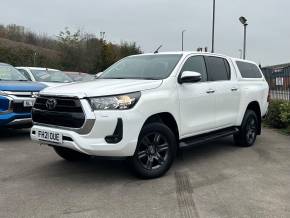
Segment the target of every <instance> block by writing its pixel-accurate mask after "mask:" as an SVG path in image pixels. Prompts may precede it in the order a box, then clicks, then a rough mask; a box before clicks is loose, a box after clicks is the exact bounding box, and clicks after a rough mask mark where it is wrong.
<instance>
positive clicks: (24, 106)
mask: <svg viewBox="0 0 290 218" xmlns="http://www.w3.org/2000/svg"><path fill="white" fill-rule="evenodd" d="M45 87H46V86H45V85H43V84H40V83H35V82H31V81H28V80H27V79H26V78H25V77H24V76H23V75H22V74H21V73H20V72H18V71H17V70H16V69H15V68H14V67H12V66H11V65H8V64H4V63H0V127H27V126H31V125H32V122H31V109H32V106H33V104H34V102H35V97H36V96H37V94H38V92H39V91H40V90H41V89H43V88H45Z"/></svg>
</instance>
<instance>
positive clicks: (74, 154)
mask: <svg viewBox="0 0 290 218" xmlns="http://www.w3.org/2000/svg"><path fill="white" fill-rule="evenodd" d="M53 149H54V151H55V152H56V153H57V154H58V155H59V156H60V157H62V158H63V159H65V160H67V161H81V160H88V159H89V158H90V156H89V155H87V154H83V153H80V152H78V151H74V150H72V149H69V148H64V147H57V146H54V147H53Z"/></svg>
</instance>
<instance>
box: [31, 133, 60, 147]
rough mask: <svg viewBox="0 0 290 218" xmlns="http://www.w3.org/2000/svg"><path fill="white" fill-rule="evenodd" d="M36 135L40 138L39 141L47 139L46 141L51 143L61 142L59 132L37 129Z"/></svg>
mask: <svg viewBox="0 0 290 218" xmlns="http://www.w3.org/2000/svg"><path fill="white" fill-rule="evenodd" d="M36 136H37V138H38V140H41V141H48V142H53V143H58V144H61V143H62V134H61V133H57V132H52V131H43V130H38V131H37V132H36Z"/></svg>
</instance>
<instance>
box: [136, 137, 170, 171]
mask: <svg viewBox="0 0 290 218" xmlns="http://www.w3.org/2000/svg"><path fill="white" fill-rule="evenodd" d="M169 152H170V151H169V143H168V140H167V139H166V137H165V136H164V135H162V134H161V133H159V132H155V133H148V134H146V135H144V136H143V137H142V138H141V139H140V143H139V145H138V148H137V160H138V162H139V163H140V164H141V166H142V167H143V168H145V169H147V170H156V169H159V168H160V167H162V166H164V165H165V164H166V162H167V161H168V157H169Z"/></svg>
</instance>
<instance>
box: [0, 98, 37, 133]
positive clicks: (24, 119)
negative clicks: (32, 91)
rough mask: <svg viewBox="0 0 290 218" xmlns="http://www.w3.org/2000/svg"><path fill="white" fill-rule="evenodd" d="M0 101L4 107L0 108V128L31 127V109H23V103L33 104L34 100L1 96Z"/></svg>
mask: <svg viewBox="0 0 290 218" xmlns="http://www.w3.org/2000/svg"><path fill="white" fill-rule="evenodd" d="M0 101H1V102H2V103H3V104H2V106H3V107H4V108H0V109H1V110H0V126H4V127H6V126H9V127H10V126H19V125H25V126H28V125H32V120H31V107H24V106H23V104H24V101H31V102H32V104H33V102H34V101H35V98H32V97H29V96H27V97H19V96H12V95H9V96H1V98H0ZM1 102H0V103H1ZM5 107H6V108H5Z"/></svg>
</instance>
